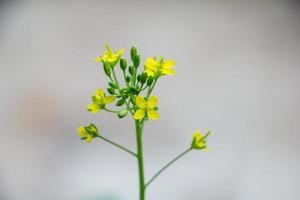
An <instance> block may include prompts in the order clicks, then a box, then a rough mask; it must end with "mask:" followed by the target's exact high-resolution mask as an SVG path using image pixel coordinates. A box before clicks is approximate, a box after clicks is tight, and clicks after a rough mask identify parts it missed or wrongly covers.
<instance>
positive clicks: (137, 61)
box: [133, 54, 141, 68]
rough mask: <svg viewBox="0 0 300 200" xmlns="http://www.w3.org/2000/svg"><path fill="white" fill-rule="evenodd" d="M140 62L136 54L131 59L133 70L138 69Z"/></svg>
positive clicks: (138, 55)
mask: <svg viewBox="0 0 300 200" xmlns="http://www.w3.org/2000/svg"><path fill="white" fill-rule="evenodd" d="M140 60H141V58H140V54H136V55H135V57H134V59H133V66H134V67H135V68H138V67H139V65H140Z"/></svg>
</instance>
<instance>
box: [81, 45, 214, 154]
mask: <svg viewBox="0 0 300 200" xmlns="http://www.w3.org/2000/svg"><path fill="white" fill-rule="evenodd" d="M123 54H124V49H119V50H117V51H114V50H113V49H112V48H111V47H110V46H109V45H106V46H105V52H104V53H103V55H102V56H98V57H96V58H95V61H96V62H97V63H101V64H102V66H103V70H104V73H105V75H106V77H107V79H108V85H107V88H106V90H107V92H108V94H106V93H105V92H104V90H103V89H100V88H99V89H97V90H96V92H95V93H94V95H93V96H91V100H92V102H91V103H89V104H88V105H87V110H88V111H89V112H91V113H93V114H96V113H97V112H99V111H100V110H105V111H107V112H111V113H114V114H116V116H117V117H118V118H123V117H125V116H127V115H128V113H130V114H131V115H132V117H133V119H134V120H135V121H136V122H139V123H144V122H145V121H147V120H158V119H159V114H158V99H157V97H156V96H151V93H152V91H153V88H154V86H155V85H156V83H157V80H158V79H159V78H160V77H163V76H166V75H174V74H175V71H174V69H173V68H174V66H175V61H174V60H172V59H165V58H164V57H159V59H157V57H148V58H146V61H145V63H144V64H143V68H142V67H141V62H140V54H139V52H138V50H137V49H136V47H132V48H131V50H130V58H131V60H130V61H127V60H126V59H125V58H124V57H122V56H123ZM117 65H119V67H120V68H119V69H120V71H121V73H120V74H121V75H122V78H123V81H121V82H120V81H119V78H120V77H118V76H117V75H120V74H117V73H116V69H117V67H116V66H117ZM140 69H141V70H140ZM121 83H123V84H121ZM113 103H114V104H115V108H108V107H107V105H108V104H113ZM78 133H79V136H80V138H81V139H84V140H86V141H87V142H90V141H91V140H92V138H94V137H95V136H96V135H98V130H97V128H96V126H95V125H93V124H91V125H89V126H87V127H83V126H82V127H80V128H79V129H78ZM209 133H210V132H209ZM208 135H209V134H207V135H205V136H203V135H202V134H201V133H200V132H199V131H197V132H195V134H194V136H193V142H192V145H191V148H192V149H203V150H207V147H206V137H207V136H208Z"/></svg>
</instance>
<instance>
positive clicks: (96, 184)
mask: <svg viewBox="0 0 300 200" xmlns="http://www.w3.org/2000/svg"><path fill="white" fill-rule="evenodd" d="M299 11H300V5H299V3H298V2H297V1H275V0H274V1H271V0H270V1H267V0H264V1H261V0H253V1H234V0H228V1H224V0H219V1H206V0H203V1H159V0H153V1H125V0H123V1H121V0H120V1H96V0H94V1H79V0H77V1H68V0H61V1H49V0H48V1H47V0H43V1H37V0H36V1H30V0H29V1H1V3H0V90H1V93H0V94H1V95H0V97H1V98H0V130H1V132H0V136H1V137H0V199H1V200H41V199H42V200H54V199H55V200H112V199H118V200H135V199H138V190H137V189H138V188H137V186H138V177H137V163H136V161H135V159H134V158H132V157H130V156H128V155H127V154H126V153H123V152H120V151H119V150H118V149H115V148H114V147H112V146H110V145H108V144H106V143H104V142H102V141H93V142H92V143H91V144H85V143H84V142H82V141H80V140H79V139H78V137H77V135H76V128H77V127H78V126H79V125H85V124H88V123H89V122H94V123H95V124H96V125H97V126H98V127H99V128H100V129H101V130H102V133H103V134H104V135H105V136H106V137H108V138H110V139H113V140H115V141H117V142H119V143H122V144H123V145H125V146H128V147H129V148H131V149H135V136H134V133H133V128H134V126H133V122H132V121H131V120H130V118H126V119H124V120H117V118H116V117H115V116H113V115H110V114H109V113H104V112H100V113H99V114H97V115H91V114H90V113H88V112H87V111H86V105H87V104H88V103H89V96H90V95H91V94H92V93H93V92H94V91H95V89H96V88H98V87H104V86H105V82H106V80H105V76H104V74H103V71H102V67H101V66H100V65H98V64H96V63H95V62H94V57H95V56H98V55H100V54H102V52H103V46H104V45H105V44H106V43H109V44H111V45H112V47H113V48H115V49H117V48H121V47H123V48H126V49H129V48H130V47H131V45H133V44H134V45H136V46H137V47H138V49H139V50H140V52H141V54H142V60H144V59H145V58H146V57H147V56H154V55H158V56H159V55H163V56H165V57H167V58H173V59H175V60H176V61H177V65H176V67H175V70H176V73H177V74H176V76H174V77H163V78H161V79H160V80H159V82H158V85H157V87H156V89H155V91H154V94H155V95H157V96H158V97H159V105H160V110H159V112H160V116H161V119H160V120H159V121H157V122H150V123H148V124H147V125H146V127H145V133H144V141H145V159H146V161H145V164H146V176H147V178H150V177H151V175H153V174H154V173H155V172H156V171H157V170H158V169H159V168H160V167H161V166H162V165H163V164H164V163H166V162H167V161H169V160H170V159H172V158H173V157H174V156H176V155H177V154H178V153H180V152H181V151H182V150H184V149H185V148H186V147H187V145H189V144H190V142H191V136H192V133H193V131H194V130H197V129H201V130H203V131H207V130H209V129H211V130H212V131H213V133H214V134H213V135H212V136H211V137H210V138H209V141H208V144H209V146H210V148H211V152H210V153H204V152H200V151H194V152H192V153H190V154H188V155H187V156H186V157H185V158H184V159H182V160H180V161H179V162H177V163H176V164H175V165H174V166H172V167H171V168H169V170H168V171H166V172H165V173H163V174H162V175H161V176H160V177H159V178H158V179H157V180H156V182H154V183H153V184H152V185H151V186H150V188H149V189H148V191H147V196H148V199H149V200H170V199H172V200H199V199H205V200H219V199H222V200H253V199H259V200H282V199H285V200H299V199H300V190H299V187H300V170H299V169H300V160H299V158H300V157H299V153H300V135H299V130H300V104H299V102H300V89H299V85H300V66H299V65H300V23H299V22H300V18H299V17H300V16H299V15H300V12H299ZM125 56H128V51H127V52H126V54H125Z"/></svg>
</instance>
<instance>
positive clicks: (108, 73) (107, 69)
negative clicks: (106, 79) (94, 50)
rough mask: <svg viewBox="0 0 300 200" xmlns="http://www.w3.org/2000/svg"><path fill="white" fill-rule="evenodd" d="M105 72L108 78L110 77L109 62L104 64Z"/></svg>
mask: <svg viewBox="0 0 300 200" xmlns="http://www.w3.org/2000/svg"><path fill="white" fill-rule="evenodd" d="M103 68H104V72H105V74H106V75H107V76H110V64H109V63H108V62H103Z"/></svg>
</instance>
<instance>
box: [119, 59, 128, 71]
mask: <svg viewBox="0 0 300 200" xmlns="http://www.w3.org/2000/svg"><path fill="white" fill-rule="evenodd" d="M120 67H121V69H122V70H123V71H125V70H126V68H127V61H126V60H125V58H121V59H120Z"/></svg>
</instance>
